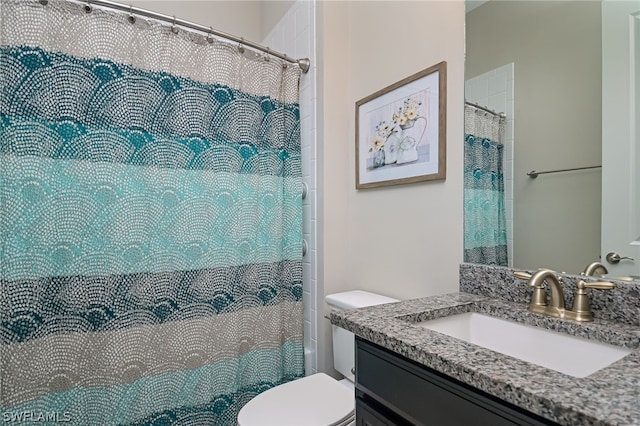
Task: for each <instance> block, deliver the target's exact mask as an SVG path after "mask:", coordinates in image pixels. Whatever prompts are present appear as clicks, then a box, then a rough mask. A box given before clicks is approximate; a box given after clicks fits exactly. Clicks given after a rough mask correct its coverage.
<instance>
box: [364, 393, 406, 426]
mask: <svg viewBox="0 0 640 426" xmlns="http://www.w3.org/2000/svg"><path fill="white" fill-rule="evenodd" d="M356 426H397V423H395V422H394V421H392V420H390V419H389V418H387V417H386V416H384V415H383V414H382V413H379V412H378V411H376V410H375V408H373V407H370V406H369V405H367V404H366V403H365V402H364V401H362V400H361V399H356Z"/></svg>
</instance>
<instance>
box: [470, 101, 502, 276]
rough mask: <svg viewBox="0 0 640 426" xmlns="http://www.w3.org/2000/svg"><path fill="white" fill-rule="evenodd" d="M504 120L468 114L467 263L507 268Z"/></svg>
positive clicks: (474, 112)
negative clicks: (503, 162)
mask: <svg viewBox="0 0 640 426" xmlns="http://www.w3.org/2000/svg"><path fill="white" fill-rule="evenodd" d="M504 125H505V124H504V119H501V118H500V117H499V116H497V115H495V114H490V113H487V112H485V111H481V110H480V109H478V108H475V107H473V106H470V105H465V110H464V133H465V135H464V138H465V144H464V261H465V262H470V263H480V264H485V265H500V266H507V264H508V260H507V230H506V220H505V206H504V176H503V164H502V161H503V151H504V145H503V138H504Z"/></svg>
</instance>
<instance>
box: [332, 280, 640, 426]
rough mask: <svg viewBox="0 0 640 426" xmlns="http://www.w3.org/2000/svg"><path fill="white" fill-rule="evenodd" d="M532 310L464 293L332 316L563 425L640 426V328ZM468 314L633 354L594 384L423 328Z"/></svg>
mask: <svg viewBox="0 0 640 426" xmlns="http://www.w3.org/2000/svg"><path fill="white" fill-rule="evenodd" d="M526 308H527V304H523V303H517V302H513V301H508V300H504V299H500V298H497V297H486V296H482V295H477V294H469V293H462V292H461V293H451V294H446V295H440V296H433V297H427V298H422V299H413V300H407V301H401V302H397V303H391V304H386V305H378V306H372V307H367V308H361V309H355V310H350V311H332V312H331V315H330V319H331V323H332V324H335V325H338V326H340V327H343V328H345V329H347V330H350V331H352V332H354V333H355V334H357V335H359V336H361V337H363V338H365V339H367V340H369V341H371V342H373V343H376V344H378V345H380V346H383V347H385V348H387V349H390V350H392V351H394V352H396V353H398V354H400V355H402V356H405V357H406V358H409V359H411V360H414V361H416V362H418V363H421V364H423V365H425V366H428V367H430V368H433V369H435V370H437V371H440V372H442V373H445V374H447V375H449V376H451V377H453V378H455V379H458V380H460V381H462V382H464V383H467V384H469V385H471V386H474V387H476V388H478V389H481V390H483V391H485V392H487V393H489V394H492V395H495V396H497V397H499V398H501V399H503V400H505V401H508V402H510V403H512V404H515V405H517V406H520V407H522V408H524V409H526V410H528V411H531V412H534V413H536V414H538V415H541V416H543V417H545V418H548V419H550V420H553V421H555V422H558V423H560V424H563V425H640V328H639V327H637V326H632V325H629V324H621V323H615V322H612V321H609V320H603V319H596V320H595V321H593V322H590V323H576V322H572V321H567V320H560V319H555V318H548V317H545V316H542V315H538V314H534V313H531V312H529V311H527V310H526ZM463 312H481V313H485V314H488V315H491V316H495V317H499V318H504V319H509V320H512V321H516V322H520V323H525V324H529V325H535V326H539V327H544V328H549V329H553V330H557V331H561V332H564V333H567V334H571V335H576V336H582V337H585V338H588V339H596V340H601V341H604V342H607V343H611V344H616V345H619V346H623V347H626V348H630V349H631V350H632V353H631V354H630V355H627V356H626V357H624V358H622V359H621V360H619V361H617V362H615V363H613V364H611V365H610V366H608V367H607V368H604V369H602V370H600V371H597V372H595V373H593V374H592V375H590V376H588V377H586V378H575V377H572V376H568V375H565V374H562V373H559V372H556V371H554V370H550V369H547V368H544V367H540V366H537V365H535V364H530V363H527V362H524V361H521V360H519V359H516V358H512V357H509V356H506V355H502V354H499V353H497V352H493V351H491V350H488V349H484V348H482V347H480V346H476V345H473V344H470V343H467V342H464V341H462V340H459V339H455V338H453V337H449V336H447V335H444V334H440V333H437V332H434V331H431V330H427V329H424V328H423V327H420V326H419V325H416V322H419V321H424V320H427V319H431V318H438V317H442V316H447V315H452V314H456V313H463ZM549 350H553V349H552V348H549ZM576 356H579V354H576Z"/></svg>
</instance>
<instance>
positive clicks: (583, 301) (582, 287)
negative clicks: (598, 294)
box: [571, 280, 616, 321]
mask: <svg viewBox="0 0 640 426" xmlns="http://www.w3.org/2000/svg"><path fill="white" fill-rule="evenodd" d="M615 287H616V285H615V284H614V283H610V282H607V281H594V282H590V283H588V282H584V281H583V280H580V281H578V284H576V295H575V298H574V300H573V307H572V308H571V311H572V312H573V316H574V319H575V320H576V321H593V317H592V315H591V304H590V303H589V296H588V295H587V291H586V288H597V289H599V290H611V289H612V288H615Z"/></svg>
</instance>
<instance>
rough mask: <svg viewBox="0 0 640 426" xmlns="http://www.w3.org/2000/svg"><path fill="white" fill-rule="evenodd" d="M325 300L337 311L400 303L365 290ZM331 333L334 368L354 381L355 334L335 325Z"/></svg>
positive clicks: (343, 293) (339, 294)
mask: <svg viewBox="0 0 640 426" xmlns="http://www.w3.org/2000/svg"><path fill="white" fill-rule="evenodd" d="M325 300H326V302H327V304H328V305H329V307H331V309H337V310H347V309H355V308H364V307H366V306H374V305H381V304H383V303H392V302H397V301H398V300H397V299H392V298H391V297H387V296H382V295H380V294H375V293H370V292H368V291H363V290H352V291H345V292H342V293H334V294H329V295H327V297H326V299H325ZM331 331H332V336H333V367H334V368H335V369H336V370H337V371H339V372H340V374H342V375H343V376H344V377H346V378H347V379H349V380H351V381H354V376H353V372H352V371H354V370H353V369H354V367H355V336H354V334H353V333H351V332H349V331H347V330H345V329H343V328H340V327H337V326H335V325H332V326H331Z"/></svg>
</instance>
